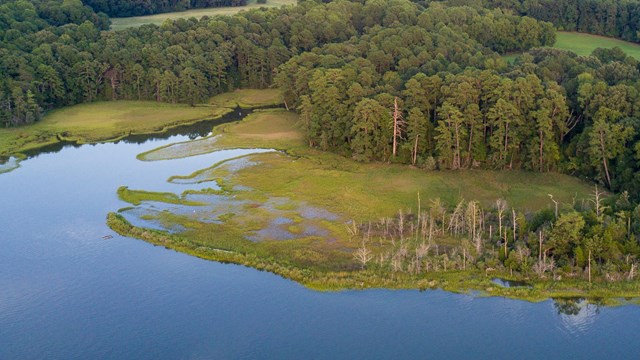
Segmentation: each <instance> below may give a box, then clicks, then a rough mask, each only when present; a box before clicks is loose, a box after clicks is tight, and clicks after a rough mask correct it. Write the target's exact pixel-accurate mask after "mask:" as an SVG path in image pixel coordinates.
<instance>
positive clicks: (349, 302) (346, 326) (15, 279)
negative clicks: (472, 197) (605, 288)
mask: <svg viewBox="0 0 640 360" xmlns="http://www.w3.org/2000/svg"><path fill="white" fill-rule="evenodd" d="M186 139H187V137H185V136H174V137H172V138H170V139H166V140H154V141H148V142H146V143H143V144H139V145H138V144H126V143H119V144H100V145H94V146H82V147H79V148H65V149H63V150H62V151H60V152H58V153H53V154H42V155H39V156H37V157H35V158H31V159H29V160H26V161H23V162H21V164H20V165H21V167H20V168H18V169H16V170H14V171H11V172H7V173H4V174H0V189H1V190H0V191H1V192H0V194H1V198H0V199H1V205H0V359H41V358H47V359H265V358H269V359H353V358H367V359H396V358H411V359H414V358H425V357H428V358H444V359H455V358H458V359H462V358H464V359H467V358H481V359H482V358H484V359H496V358H501V359H515V358H518V359H523V358H530V359H553V358H557V359H568V358H604V357H607V358H612V359H638V358H640V342H639V341H638V335H639V334H640V307H639V306H622V307H615V308H607V307H599V308H598V307H596V306H595V305H588V304H586V303H579V306H578V307H577V308H576V309H577V311H574V313H577V314H576V315H564V314H561V313H559V312H558V308H557V306H555V305H554V302H553V301H551V300H549V301H545V302H542V303H536V304H534V303H528V302H524V301H518V300H507V299H503V298H477V297H474V296H470V295H457V294H452V293H447V292H444V291H439V290H436V291H425V292H419V291H389V290H368V291H345V292H338V293H320V292H315V291H312V290H308V289H305V288H304V287H302V286H300V285H298V284H296V283H294V282H291V281H289V280H285V279H282V278H280V277H278V276H275V275H273V274H270V273H266V272H260V271H256V270H253V269H250V268H246V267H242V266H237V265H224V264H219V263H215V262H210V261H204V260H201V259H197V258H194V257H190V256H187V255H184V254H180V253H177V252H175V251H172V250H167V249H165V248H163V247H154V246H152V245H150V244H147V243H145V242H142V241H139V240H135V239H129V238H124V237H121V236H118V235H117V234H114V233H113V232H112V231H111V230H110V229H109V228H108V227H107V226H106V225H105V217H106V214H107V213H108V212H109V211H114V210H117V209H118V208H121V207H124V206H126V205H127V204H125V203H123V202H121V201H119V200H118V198H117V195H116V190H117V188H118V187H119V186H121V185H126V186H129V187H130V188H131V189H144V190H151V191H172V192H178V193H179V192H181V191H182V190H183V189H184V186H187V185H176V184H169V183H167V182H166V179H167V178H168V177H169V176H171V175H187V174H190V173H191V172H193V171H195V170H198V169H202V168H205V167H208V166H211V165H212V164H213V163H215V162H218V161H220V160H222V159H224V158H229V157H235V156H238V155H241V154H245V153H247V152H248V151H250V150H242V151H225V152H219V153H213V154H208V155H202V156H196V157H192V158H186V159H180V160H171V161H158V162H141V161H138V160H136V158H135V156H136V155H137V154H138V153H140V152H143V151H147V150H150V149H153V148H155V147H158V146H161V145H165V144H169V143H173V142H178V141H184V140H186ZM105 235H113V238H112V239H108V240H104V239H102V237H103V236H105Z"/></svg>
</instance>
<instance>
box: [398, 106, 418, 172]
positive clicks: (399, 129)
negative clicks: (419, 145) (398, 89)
mask: <svg viewBox="0 0 640 360" xmlns="http://www.w3.org/2000/svg"><path fill="white" fill-rule="evenodd" d="M404 126H405V121H404V119H403V118H402V112H401V111H400V108H399V107H398V97H397V96H396V97H395V99H394V100H393V157H396V152H397V149H398V139H399V138H400V136H401V135H402V129H403V128H404ZM416 141H417V139H416ZM414 164H415V161H414Z"/></svg>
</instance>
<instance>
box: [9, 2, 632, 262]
mask: <svg viewBox="0 0 640 360" xmlns="http://www.w3.org/2000/svg"><path fill="white" fill-rule="evenodd" d="M148 3H149V4H154V5H153V6H151V5H150V8H153V9H151V10H148V11H149V12H157V11H163V10H159V9H168V8H171V9H174V8H175V7H176V6H178V5H177V4H178V3H180V4H182V3H184V4H182V5H184V6H185V7H188V6H199V5H198V4H204V2H198V1H195V2H194V1H191V2H167V4H164V3H163V2H148ZM552 3H553V4H554V6H556V7H552V6H551V5H550V4H548V2H545V1H527V2H523V3H520V2H518V1H511V2H509V1H504V2H499V1H488V2H487V4H484V3H482V2H479V1H478V2H474V1H451V2H450V3H449V4H446V3H441V2H424V1H423V2H417V3H414V2H410V1H407V0H389V1H387V0H368V1H348V0H337V1H332V2H328V3H322V2H315V1H302V2H300V3H299V5H298V6H296V7H283V8H281V9H274V8H272V9H260V10H252V11H247V12H242V13H240V14H238V15H235V16H228V17H215V18H206V17H205V18H203V19H201V20H197V19H193V18H192V19H180V20H176V21H167V22H165V23H164V24H163V25H162V26H155V25H145V26H141V27H139V28H130V29H126V30H123V31H107V29H108V25H109V20H108V17H107V16H106V15H104V14H103V13H98V14H97V13H95V12H94V11H93V10H92V8H91V7H89V6H86V5H83V4H82V3H81V2H80V1H73V0H64V1H62V0H41V1H31V2H29V1H23V0H18V1H9V2H5V3H3V4H2V5H0V7H2V9H1V11H0V14H2V18H1V19H0V39H1V41H2V42H1V44H0V74H2V76H1V77H0V123H2V124H3V125H4V126H20V125H24V124H30V123H33V122H35V121H38V120H39V119H40V117H41V116H42V114H43V113H44V112H46V111H47V110H50V109H53V108H56V107H61V106H67V105H73V104H78V103H83V102H91V101H95V100H116V99H147V100H156V101H162V102H183V103H189V104H196V103H201V102H203V101H206V99H207V98H208V97H210V96H212V95H215V94H218V93H221V92H225V91H228V90H232V89H234V88H237V87H255V88H265V87H269V86H272V85H275V86H277V87H279V88H281V89H282V90H283V91H284V94H285V100H286V106H287V107H288V108H289V109H292V110H295V111H297V112H299V114H300V116H301V121H302V123H303V127H304V131H305V134H306V138H307V141H308V143H309V145H310V146H312V147H318V148H321V149H324V150H327V151H333V152H337V153H340V154H342V155H344V156H348V157H352V158H354V159H356V160H358V161H391V162H398V163H405V164H410V165H413V166H417V167H421V168H425V169H428V170H434V169H456V170H457V169H471V168H487V169H527V170H531V171H539V172H547V171H558V172H563V173H568V174H572V175H576V176H581V177H584V178H587V179H590V180H593V181H595V182H597V183H600V184H602V185H603V186H606V187H607V188H608V189H610V190H612V191H614V192H617V193H619V194H621V195H620V196H617V197H614V196H610V197H609V199H608V200H607V201H608V202H607V201H603V202H600V199H598V201H597V204H596V205H595V206H588V205H585V206H578V205H576V206H574V207H573V208H571V209H561V212H562V214H559V215H557V216H553V217H550V216H548V215H549V214H547V215H546V217H544V218H543V220H544V221H539V224H537V223H536V224H537V225H536V226H533V225H531V224H529V225H522V224H521V225H520V226H521V227H520V228H522V229H525V228H526V229H531V231H530V232H529V231H527V232H525V231H523V232H518V233H517V234H519V235H518V236H521V238H517V237H516V238H514V241H513V242H512V243H511V244H509V243H507V242H505V244H507V245H508V246H515V245H514V244H515V243H518V240H521V241H522V243H519V244H527V239H529V234H530V233H532V234H535V233H534V231H536V230H537V229H542V228H551V227H553V229H554V230H552V231H550V232H549V233H548V236H550V239H551V240H550V241H551V243H553V241H555V240H553V239H554V236H555V235H554V234H555V233H554V231H556V232H557V231H560V230H556V229H559V224H560V221H561V220H562V221H567V222H570V225H571V226H573V227H572V228H571V229H570V230H566V231H569V232H570V234H569V235H566V234H565V235H566V236H565V235H562V234H561V235H557V236H564V238H566V239H569V240H567V241H568V242H567V244H568V245H566V244H565V245H566V246H565V245H563V246H564V247H563V248H562V249H563V250H562V251H560V250H557V249H556V250H555V251H554V250H551V251H550V252H549V253H548V254H545V256H546V255H549V256H556V255H557V256H556V258H555V259H556V260H557V261H560V263H561V264H572V265H574V266H578V265H577V264H578V263H580V264H582V262H580V261H579V260H576V259H577V256H578V255H577V253H576V252H577V251H578V249H579V248H580V249H581V250H580V251H582V253H581V254H582V255H584V251H586V250H585V249H587V248H586V247H585V246H586V245H584V243H583V241H586V239H606V240H607V241H608V242H606V244H608V245H607V249H609V250H607V252H606V253H604V252H601V253H598V256H599V258H598V261H599V263H601V264H603V266H604V264H613V265H614V266H618V267H619V268H622V267H623V266H624V264H628V263H629V262H628V260H629V258H628V256H630V255H633V256H640V251H638V249H637V241H636V240H635V239H636V237H635V236H637V235H638V234H640V229H636V224H638V223H640V217H639V216H640V210H639V208H638V207H636V206H635V205H634V204H635V203H637V201H638V200H640V175H639V174H640V122H639V121H638V118H639V116H640V95H639V94H640V72H639V69H640V67H639V64H638V61H637V60H635V59H633V58H631V57H628V56H626V55H625V54H624V53H623V52H622V51H621V50H619V49H613V50H605V49H598V50H596V51H595V52H594V53H593V54H592V56H589V57H579V56H577V55H575V54H573V53H570V52H567V51H563V50H557V49H550V48H544V46H548V45H552V44H553V43H554V41H555V32H554V31H555V28H554V24H555V25H556V26H561V27H562V28H564V29H577V30H581V31H588V32H594V33H602V34H607V35H615V36H618V37H622V38H627V39H631V40H637V39H636V38H633V36H637V34H635V33H634V31H632V30H631V29H634V26H636V25H637V23H638V22H637V21H635V20H634V19H635V17H634V16H632V12H631V11H630V10H628V16H626V17H623V16H619V14H620V11H622V10H620V9H622V8H623V6H626V8H627V9H631V8H632V5H633V4H635V2H632V1H629V2H622V1H621V2H605V1H602V2H598V3H602V4H610V10H611V11H613V12H615V13H616V14H618V15H616V16H615V17H611V16H603V15H602V14H601V13H600V10H598V9H600V8H599V7H596V6H592V5H588V6H587V5H585V4H591V2H590V1H577V0H575V1H573V0H566V1H558V2H552ZM87 4H89V5H91V6H93V7H94V9H96V10H99V11H105V12H108V13H109V14H112V15H113V14H116V15H125V14H129V15H133V14H134V13H126V11H131V10H126V9H127V6H133V5H134V4H137V2H135V1H106V2H100V4H98V2H97V1H95V2H87ZM163 4H164V5H163ZM194 4H195V5H194ZM165 5H166V6H168V7H164V6H165ZM182 5H180V6H182ZM187 5H188V6H187ZM574 5H575V7H576V8H578V9H581V10H580V11H578V13H579V14H581V15H580V16H577V17H576V18H575V19H574V18H571V17H570V14H571V12H570V11H567V10H565V8H568V7H572V6H574ZM112 6H114V7H113V8H112ZM137 6H138V5H136V8H138V7H137ZM485 6H486V8H485ZM557 6H564V7H565V8H559V7H557ZM585 6H587V8H588V9H591V10H590V11H594V12H598V14H595V13H594V14H593V15H590V14H591V13H589V12H586V10H584V9H583V8H584V7H585ZM503 8H504V10H503ZM114 9H118V10H114ZM553 9H556V10H553ZM558 9H560V10H558ZM608 9H609V8H608ZM145 11H147V10H145ZM523 14H524V15H530V16H531V17H529V16H521V15H523ZM607 14H609V12H607ZM535 18H538V19H543V20H548V21H550V22H551V23H550V22H546V21H540V20H536V19H535ZM611 19H615V22H614V21H612V20H611ZM552 23H553V24H552ZM632 33H633V34H632ZM514 51H518V52H521V51H526V53H525V54H524V55H522V56H520V57H519V58H518V59H517V60H516V61H515V63H513V64H509V63H507V62H506V61H505V60H504V59H503V58H502V57H501V56H500V55H501V54H505V53H508V52H514ZM576 210H579V211H580V212H575V211H576ZM535 216H537V215H535V214H529V215H527V214H523V215H522V218H523V219H525V220H523V221H524V222H525V223H526V222H527V221H529V222H530V221H534V219H535ZM578 218H579V219H581V220H579V219H578ZM636 218H637V219H636ZM518 219H519V218H517V217H516V216H515V215H514V220H513V222H514V223H515V222H517V221H520V220H518ZM632 219H633V222H632V221H631V220H632ZM636 220H637V221H636ZM433 221H434V225H436V226H438V227H442V226H444V220H443V223H442V224H440V223H437V221H436V220H433ZM501 221H502V220H501ZM508 221H509V220H507V219H505V226H506V224H507V223H508ZM536 221H538V220H536ZM580 224H582V225H580ZM578 225H580V226H578ZM567 226H569V225H567ZM442 233H443V235H444V234H445V233H446V231H445V230H442ZM456 234H457V231H456ZM514 236H516V235H514ZM557 238H558V239H559V237H557ZM583 239H585V240H583ZM472 240H473V238H472ZM529 240H531V239H529ZM531 241H532V242H533V243H535V241H534V240H531ZM603 241H604V240H603ZM629 241H631V243H629ZM628 244H636V246H635V247H634V246H632V245H628ZM507 245H505V246H507ZM613 248H615V249H617V250H616V251H613V250H611V249H613ZM514 249H515V248H514ZM589 249H595V248H589ZM593 251H594V253H595V251H596V250H593ZM509 253H510V251H509V249H508V248H506V247H505V251H504V254H503V256H502V260H506V259H508V258H509V257H510V255H508V254H509ZM625 259H626V260H625ZM625 261H626V262H625Z"/></svg>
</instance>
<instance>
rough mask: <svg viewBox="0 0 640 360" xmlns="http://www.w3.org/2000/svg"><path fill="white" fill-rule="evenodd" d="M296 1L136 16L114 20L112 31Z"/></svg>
mask: <svg viewBox="0 0 640 360" xmlns="http://www.w3.org/2000/svg"><path fill="white" fill-rule="evenodd" d="M295 4H296V0H267V3H266V4H258V3H256V0H249V1H248V3H247V5H246V6H233V7H218V8H209V9H192V10H187V11H180V12H172V13H164V14H155V15H147V16H134V17H127V18H112V19H111V30H121V29H126V28H128V27H132V26H140V25H145V24H156V25H161V24H162V23H163V22H164V21H165V20H167V19H171V20H175V19H180V18H191V17H195V18H196V19H200V18H201V17H203V16H215V15H233V14H236V13H238V12H240V11H243V10H248V9H255V8H260V7H280V6H283V5H295Z"/></svg>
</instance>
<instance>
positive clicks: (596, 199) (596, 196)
mask: <svg viewBox="0 0 640 360" xmlns="http://www.w3.org/2000/svg"><path fill="white" fill-rule="evenodd" d="M603 195H604V191H598V184H596V188H595V190H594V192H593V199H592V200H590V201H591V202H592V203H593V205H594V206H595V207H596V217H597V218H598V219H600V215H602V212H603V211H604V209H605V207H604V206H602V200H603V199H604V197H603Z"/></svg>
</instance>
